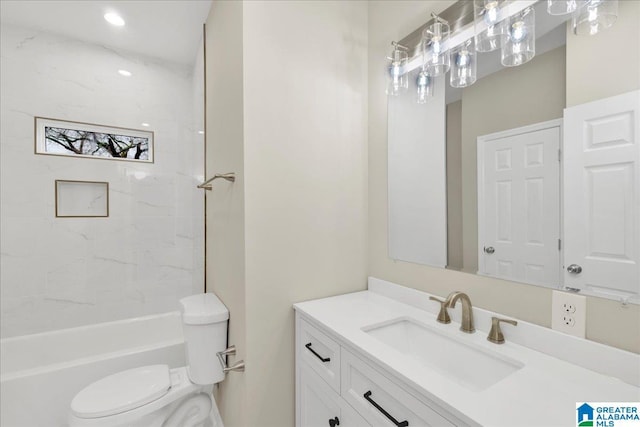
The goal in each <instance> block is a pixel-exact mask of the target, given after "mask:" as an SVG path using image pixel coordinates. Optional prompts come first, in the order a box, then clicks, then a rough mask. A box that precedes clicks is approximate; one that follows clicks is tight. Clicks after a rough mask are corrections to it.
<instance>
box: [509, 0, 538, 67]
mask: <svg viewBox="0 0 640 427" xmlns="http://www.w3.org/2000/svg"><path fill="white" fill-rule="evenodd" d="M505 21H506V26H505V30H506V37H505V38H504V44H503V46H502V60H501V62H502V65H504V66H505V67H515V66H518V65H522V64H524V63H525V62H528V61H530V60H531V59H532V58H533V57H534V56H535V54H536V31H535V30H536V25H535V24H536V21H535V11H534V10H533V7H528V8H526V9H524V10H523V11H521V12H518V13H516V14H515V15H512V16H511V17H509V19H507V20H505Z"/></svg>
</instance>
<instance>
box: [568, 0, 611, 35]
mask: <svg viewBox="0 0 640 427" xmlns="http://www.w3.org/2000/svg"><path fill="white" fill-rule="evenodd" d="M617 18H618V0H591V1H589V2H588V3H587V4H586V6H585V7H583V8H582V9H579V10H577V11H576V12H575V13H574V15H573V20H572V25H573V33H574V34H577V35H582V34H589V35H594V34H597V33H598V32H600V31H602V30H605V29H607V28H609V27H611V26H612V25H613V24H614V23H615V22H616V19H617Z"/></svg>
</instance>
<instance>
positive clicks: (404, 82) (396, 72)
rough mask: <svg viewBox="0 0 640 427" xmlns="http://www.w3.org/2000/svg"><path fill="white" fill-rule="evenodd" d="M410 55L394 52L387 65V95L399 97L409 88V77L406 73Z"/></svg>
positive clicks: (399, 51) (401, 51)
mask: <svg viewBox="0 0 640 427" xmlns="http://www.w3.org/2000/svg"><path fill="white" fill-rule="evenodd" d="M408 60H409V55H408V54H407V52H405V51H403V50H400V49H398V48H397V47H396V48H395V49H394V50H393V53H392V54H391V57H390V58H389V62H388V63H387V95H390V96H398V95H400V94H401V93H402V92H404V91H406V90H407V89H408V88H409V76H408V73H406V72H405V69H406V65H407V62H408Z"/></svg>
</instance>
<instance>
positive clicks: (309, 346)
mask: <svg viewBox="0 0 640 427" xmlns="http://www.w3.org/2000/svg"><path fill="white" fill-rule="evenodd" d="M305 347H307V350H309V351H310V352H311V353H313V354H315V355H316V357H317V358H318V359H320V360H322V363H326V362H331V358H329V357H322V356H320V355H319V354H318V353H316V351H315V350H314V349H312V348H311V343H307V344H306V345H305Z"/></svg>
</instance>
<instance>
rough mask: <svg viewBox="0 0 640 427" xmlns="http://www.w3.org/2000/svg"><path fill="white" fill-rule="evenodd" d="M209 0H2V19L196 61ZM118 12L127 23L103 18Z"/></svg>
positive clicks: (112, 45) (176, 59) (116, 46)
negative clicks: (117, 25) (121, 24)
mask: <svg viewBox="0 0 640 427" xmlns="http://www.w3.org/2000/svg"><path fill="white" fill-rule="evenodd" d="M210 7H211V1H210V0H160V1H158V0H111V1H103V0H81V1H80V0H0V22H2V24H14V25H19V26H24V27H28V28H32V29H36V30H40V31H45V32H52V33H56V34H61V35H64V36H68V37H73V38H76V39H81V40H84V41H87V42H90V43H96V44H99V45H103V46H108V47H110V48H114V49H118V50H124V51H129V52H134V53H138V54H142V55H145V56H152V57H156V58H160V59H163V60H168V61H172V62H178V63H181V64H193V62H194V60H195V58H196V54H197V52H198V47H199V43H200V39H201V38H202V25H203V24H204V22H205V20H206V19H207V15H208V14H209V9H210ZM107 12H117V13H118V14H119V15H120V16H122V18H123V19H124V20H125V22H126V25H125V26H124V27H114V26H113V25H111V24H109V23H107V21H105V20H104V17H103V16H104V14H105V13H107Z"/></svg>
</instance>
